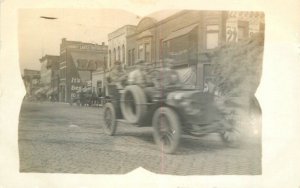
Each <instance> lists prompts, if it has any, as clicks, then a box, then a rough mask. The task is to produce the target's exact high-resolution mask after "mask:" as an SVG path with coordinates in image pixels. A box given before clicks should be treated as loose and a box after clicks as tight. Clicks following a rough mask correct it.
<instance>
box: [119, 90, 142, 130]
mask: <svg viewBox="0 0 300 188" xmlns="http://www.w3.org/2000/svg"><path fill="white" fill-rule="evenodd" d="M129 93H131V94H132V96H133V98H134V103H135V109H136V113H135V114H134V113H133V111H132V110H131V107H130V106H129V105H128V103H126V101H125V100H126V95H128V94H129ZM146 103H147V97H146V94H145V92H144V91H143V90H142V88H141V87H139V86H137V85H129V86H126V87H125V90H124V93H123V94H122V95H121V102H120V107H121V112H122V114H123V117H124V119H126V120H127V121H128V122H129V123H132V124H135V125H137V126H140V122H141V120H142V119H143V118H144V117H145V114H146V112H147V106H146Z"/></svg>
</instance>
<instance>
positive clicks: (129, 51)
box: [127, 50, 131, 66]
mask: <svg viewBox="0 0 300 188" xmlns="http://www.w3.org/2000/svg"><path fill="white" fill-rule="evenodd" d="M127 61H128V62H127V64H128V66H131V50H128V60H127Z"/></svg>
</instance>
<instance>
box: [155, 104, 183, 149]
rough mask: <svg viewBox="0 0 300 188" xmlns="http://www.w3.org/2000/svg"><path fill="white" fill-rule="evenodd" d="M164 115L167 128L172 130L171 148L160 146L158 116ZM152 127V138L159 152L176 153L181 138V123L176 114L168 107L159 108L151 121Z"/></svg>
mask: <svg viewBox="0 0 300 188" xmlns="http://www.w3.org/2000/svg"><path fill="white" fill-rule="evenodd" d="M162 114H163V115H165V116H166V118H167V119H168V121H169V126H171V127H172V129H173V130H174V134H173V137H172V143H171V146H169V147H166V146H165V145H162V142H161V139H160V133H159V126H160V123H159V121H160V116H161V115H162ZM152 127H153V138H154V141H155V143H156V144H157V145H158V146H159V147H160V149H161V151H162V152H163V153H167V154H172V153H174V152H175V151H176V149H177V147H178V145H179V142H180V138H181V122H180V119H179V117H178V115H177V113H176V112H175V111H174V110H173V109H171V108H169V107H160V108H158V109H157V110H156V111H155V113H154V115H153V119H152Z"/></svg>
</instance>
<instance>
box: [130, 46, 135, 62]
mask: <svg viewBox="0 0 300 188" xmlns="http://www.w3.org/2000/svg"><path fill="white" fill-rule="evenodd" d="M131 52H132V55H131V58H132V60H131V62H132V65H134V63H135V49H134V48H133V49H132V50H131Z"/></svg>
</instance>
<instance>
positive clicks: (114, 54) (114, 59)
mask: <svg viewBox="0 0 300 188" xmlns="http://www.w3.org/2000/svg"><path fill="white" fill-rule="evenodd" d="M113 62H116V49H115V48H114V51H113Z"/></svg>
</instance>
